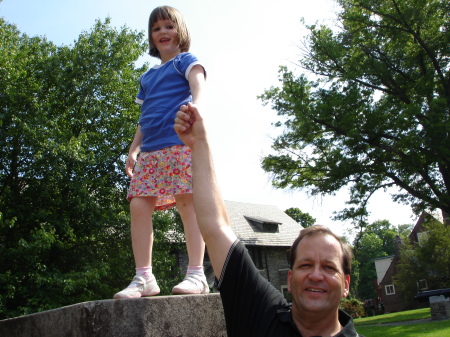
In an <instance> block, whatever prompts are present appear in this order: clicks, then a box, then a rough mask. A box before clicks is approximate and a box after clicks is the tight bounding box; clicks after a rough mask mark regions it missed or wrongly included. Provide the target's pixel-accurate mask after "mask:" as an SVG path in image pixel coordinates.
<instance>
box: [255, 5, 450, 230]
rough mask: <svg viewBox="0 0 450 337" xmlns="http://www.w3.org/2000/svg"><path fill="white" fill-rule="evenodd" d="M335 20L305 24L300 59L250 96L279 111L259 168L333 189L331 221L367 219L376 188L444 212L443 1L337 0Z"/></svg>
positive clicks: (292, 183) (448, 81)
mask: <svg viewBox="0 0 450 337" xmlns="http://www.w3.org/2000/svg"><path fill="white" fill-rule="evenodd" d="M338 3H339V4H340V5H341V7H342V10H341V12H340V13H339V16H338V18H339V23H340V27H339V28H335V30H333V29H332V28H329V27H326V26H317V25H311V26H308V27H307V28H308V29H309V35H308V37H307V39H306V41H305V43H304V47H303V50H304V52H305V54H304V58H303V59H302V60H300V66H301V67H302V68H303V69H305V70H307V71H310V72H312V73H313V74H315V75H316V76H317V78H318V79H315V80H314V81H309V80H307V78H306V76H305V75H300V76H298V77H297V76H296V75H294V73H293V72H292V71H289V70H288V69H287V68H286V67H281V68H280V82H281V87H279V88H274V87H273V88H271V89H269V90H266V91H265V93H264V94H263V95H261V96H260V99H262V101H263V102H264V103H265V104H267V103H269V102H270V103H271V104H272V107H273V109H275V110H277V111H278V115H279V116H281V117H282V119H281V120H280V121H278V122H277V123H276V124H275V125H276V126H278V127H283V133H282V134H281V135H280V136H279V137H277V138H276V139H275V140H274V143H273V149H274V150H275V151H276V152H277V154H271V155H268V156H266V157H265V158H263V160H262V167H263V169H264V170H265V171H266V172H269V173H271V174H272V175H273V185H274V186H276V187H278V188H285V187H290V188H294V189H295V188H308V189H309V191H310V193H311V194H313V195H314V194H333V193H335V192H336V191H338V190H339V189H341V188H342V187H344V186H347V187H348V188H349V191H350V198H349V200H348V204H349V205H351V207H349V208H346V209H344V210H342V211H341V212H340V213H339V214H338V215H337V217H336V218H337V219H357V220H358V221H359V223H360V225H361V226H366V225H367V222H366V219H367V208H366V206H367V202H368V200H369V199H370V197H371V196H372V195H373V193H375V191H377V190H383V189H387V188H389V187H396V188H398V192H396V193H394V194H392V198H393V200H394V201H396V202H402V203H407V204H410V205H411V206H412V209H413V211H415V212H416V213H417V214H418V213H419V212H420V211H422V210H425V209H431V210H432V209H441V210H444V211H446V212H447V213H450V147H449V146H448V144H449V143H450V135H449V130H450V72H449V71H450V68H449V67H448V64H449V61H450V4H449V2H448V1H441V0H376V1H375V0H338Z"/></svg>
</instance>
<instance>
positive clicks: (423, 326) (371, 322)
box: [354, 308, 450, 337]
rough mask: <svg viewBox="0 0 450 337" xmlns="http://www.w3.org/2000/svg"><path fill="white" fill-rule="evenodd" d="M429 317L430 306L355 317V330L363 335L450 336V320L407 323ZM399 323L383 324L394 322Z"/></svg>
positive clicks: (383, 336)
mask: <svg viewBox="0 0 450 337" xmlns="http://www.w3.org/2000/svg"><path fill="white" fill-rule="evenodd" d="M424 319H431V313H430V308H425V309H418V310H410V311H403V312H396V313H392V314H385V315H379V316H372V317H365V318H358V319H355V320H354V322H355V325H356V330H357V331H358V333H359V334H361V335H364V336H365V337H419V336H420V337H443V336H450V320H444V321H431V320H430V321H428V322H425V323H408V321H415V320H424ZM396 322H400V324H399V325H383V323H396Z"/></svg>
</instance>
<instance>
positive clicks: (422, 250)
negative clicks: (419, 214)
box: [394, 218, 450, 303]
mask: <svg viewBox="0 0 450 337" xmlns="http://www.w3.org/2000/svg"><path fill="white" fill-rule="evenodd" d="M397 270H398V272H397V274H396V276H395V278H394V284H395V285H396V286H397V287H398V288H399V289H400V290H401V291H402V296H403V298H404V299H405V301H407V303H408V302H409V303H411V302H412V301H413V299H414V296H415V295H416V294H417V292H419V291H421V290H422V289H421V288H420V286H419V285H420V281H421V280H426V285H427V288H428V290H432V289H445V288H449V287H450V226H448V225H445V224H443V223H441V222H440V221H437V220H435V219H434V218H430V219H429V220H428V222H427V223H425V224H424V230H423V232H422V236H421V240H420V241H419V242H410V241H405V242H404V245H403V246H402V248H401V251H400V262H399V266H398V268H397Z"/></svg>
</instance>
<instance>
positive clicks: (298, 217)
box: [284, 207, 316, 228]
mask: <svg viewBox="0 0 450 337" xmlns="http://www.w3.org/2000/svg"><path fill="white" fill-rule="evenodd" d="M284 213H286V214H287V215H289V216H290V217H291V218H292V219H294V220H295V221H296V222H298V223H299V224H300V225H301V226H302V227H303V228H306V227H309V226H312V225H314V224H315V222H316V219H315V218H313V217H312V216H311V214H309V213H303V212H302V211H301V210H300V209H299V208H297V207H291V208H288V209H287V210H285V211H284Z"/></svg>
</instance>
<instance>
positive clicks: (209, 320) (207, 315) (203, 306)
mask: <svg viewBox="0 0 450 337" xmlns="http://www.w3.org/2000/svg"><path fill="white" fill-rule="evenodd" d="M226 335H227V334H226V327H225V320H224V317H223V308H222V301H221V299H220V295H219V294H218V293H215V294H208V295H183V296H156V297H147V298H138V299H124V300H102V301H92V302H84V303H79V304H74V305H71V306H67V307H63V308H59V309H54V310H49V311H43V312H40V313H36V314H32V315H26V316H21V317H16V318H11V319H6V320H2V321H0V336H3V337H62V336H64V337H66V336H67V337H69V336H70V337H103V336H105V337H106V336H108V337H124V336H126V337H133V336H136V337H137V336H139V337H145V336H152V337H159V336H161V337H181V336H183V337H190V336H192V337H221V336H223V337H225V336H226Z"/></svg>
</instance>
